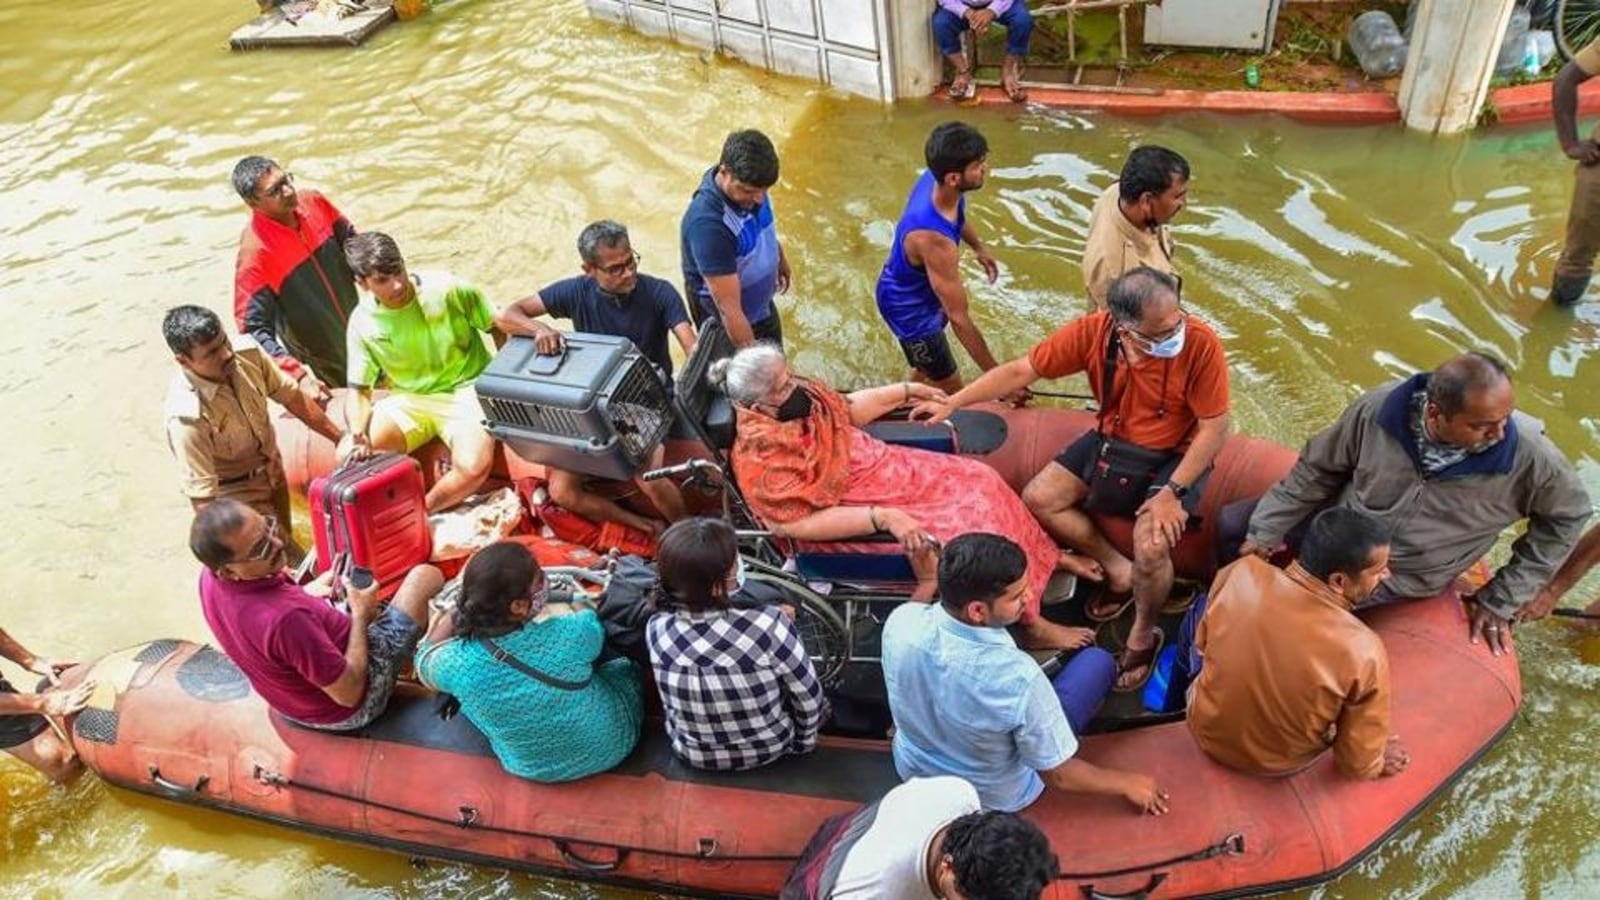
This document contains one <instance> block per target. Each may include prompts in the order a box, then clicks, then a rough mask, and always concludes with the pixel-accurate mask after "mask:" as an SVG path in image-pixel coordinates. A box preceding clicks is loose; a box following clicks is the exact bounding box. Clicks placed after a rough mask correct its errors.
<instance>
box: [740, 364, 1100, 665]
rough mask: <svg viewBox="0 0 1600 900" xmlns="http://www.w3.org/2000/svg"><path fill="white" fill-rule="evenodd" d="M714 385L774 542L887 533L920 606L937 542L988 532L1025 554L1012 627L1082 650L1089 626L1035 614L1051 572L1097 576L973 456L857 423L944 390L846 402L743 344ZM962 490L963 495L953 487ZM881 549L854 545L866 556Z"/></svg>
mask: <svg viewBox="0 0 1600 900" xmlns="http://www.w3.org/2000/svg"><path fill="white" fill-rule="evenodd" d="M710 378H711V381H712V383H713V384H714V385H716V386H717V387H719V388H720V389H722V390H723V391H724V392H725V393H726V394H727V395H728V399H729V400H731V401H732V402H733V404H734V407H735V409H736V411H737V417H738V422H737V432H736V435H735V438H734V444H733V449H732V451H731V452H730V458H731V460H732V464H733V472H734V476H735V477H736V479H737V481H738V484H739V488H740V490H742V491H743V492H744V495H745V499H746V500H747V501H748V502H749V503H750V506H751V508H752V509H753V510H754V511H755V514H756V516H757V517H758V518H760V519H761V521H762V522H763V523H764V524H765V525H766V526H767V527H768V528H771V529H772V530H773V532H774V533H775V534H777V535H779V536H781V537H788V538H795V539H798V540H802V541H827V542H849V541H850V540H851V539H852V538H863V537H867V536H869V535H876V534H880V533H883V532H888V533H889V534H891V535H893V536H894V538H895V539H896V540H897V541H899V544H900V549H902V550H904V552H905V553H906V555H907V556H908V557H909V558H910V560H911V568H912V570H913V572H914V573H915V575H916V578H917V581H918V582H919V586H918V590H917V592H916V594H915V595H914V596H915V598H916V599H927V598H929V597H931V596H932V595H933V589H934V586H935V582H936V579H937V577H938V549H937V548H938V545H939V544H940V543H941V542H948V541H950V540H951V539H953V538H954V537H956V536H957V535H959V534H964V533H966V532H969V531H993V532H997V533H1000V534H1005V535H1007V536H1009V537H1010V538H1012V539H1013V540H1015V541H1016V542H1017V543H1018V544H1019V545H1020V546H1021V547H1023V549H1024V550H1025V552H1026V553H1027V555H1028V591H1027V597H1026V601H1027V606H1026V609H1025V610H1024V612H1023V615H1022V619H1021V622H1020V623H1019V631H1020V633H1021V637H1022V640H1023V643H1024V644H1025V645H1026V646H1028V647H1030V648H1035V649H1064V648H1072V647H1082V646H1084V645H1085V644H1088V643H1089V642H1090V641H1091V640H1093V638H1094V635H1093V632H1091V631H1089V630H1088V629H1085V628H1069V627H1066V626H1064V625H1058V624H1056V623H1054V622H1051V621H1049V620H1047V619H1045V618H1044V617H1043V616H1041V615H1039V603H1040V599H1041V597H1042V596H1043V594H1044V592H1045V588H1046V585H1047V584H1048V583H1049V581H1050V578H1051V576H1052V575H1053V574H1054V573H1055V572H1056V570H1057V568H1063V569H1067V570H1070V571H1073V572H1075V573H1077V574H1088V575H1092V574H1094V572H1097V571H1098V568H1095V569H1091V568H1089V566H1090V563H1089V562H1088V561H1087V560H1083V559H1081V558H1079V557H1073V556H1069V555H1066V554H1063V553H1062V552H1061V549H1060V548H1059V547H1057V546H1056V545H1055V542H1054V541H1052V540H1051V539H1050V536H1049V535H1047V534H1045V533H1044V530H1043V529H1041V528H1040V527H1039V523H1038V522H1037V521H1035V520H1034V518H1033V516H1032V515H1030V514H1029V512H1028V509H1027V507H1026V506H1024V505H1023V503H1022V500H1021V499H1019V498H1018V497H1017V495H1016V493H1015V492H1013V491H1012V490H1011V487H1010V486H1009V485H1007V484H1006V482H1005V479H1003V478H1001V477H1000V473H998V472H996V471H995V470H994V469H993V468H991V467H989V466H987V465H985V464H983V463H982V462H979V461H977V460H975V459H966V458H962V457H960V456H957V455H954V454H946V453H932V452H929V451H925V450H917V449H912V448H908V447H897V446H893V445H890V444H885V443H884V442H882V441H880V440H878V439H877V438H874V437H872V436H871V435H869V434H867V432H865V431H864V430H862V426H864V425H866V424H867V423H869V422H872V421H873V420H875V419H878V418H880V417H881V416H883V415H884V414H886V413H888V412H889V411H891V410H893V409H895V408H897V407H900V406H903V405H906V404H908V403H912V402H917V401H942V400H944V399H945V395H944V393H943V392H941V391H939V390H938V389H936V388H933V387H930V386H928V385H925V384H921V383H919V382H914V381H908V382H900V383H898V384H890V385H885V386H883V387H877V388H867V389H864V390H859V391H854V392H852V393H850V394H849V395H841V394H839V393H837V392H835V391H834V390H832V389H831V388H829V387H828V386H827V385H825V384H823V383H822V382H820V381H816V380H813V379H808V378H801V377H799V376H796V375H794V374H793V373H792V372H791V371H790V370H789V363H788V360H786V359H785V358H784V355H783V351H782V350H780V349H778V348H777V347H774V346H772V345H770V344H757V345H755V346H752V347H746V348H745V349H743V350H740V351H739V352H738V353H735V354H734V355H733V356H731V357H729V358H727V359H723V360H718V361H717V362H715V363H713V364H712V366H711V370H710ZM956 486H958V487H956ZM883 548H884V545H883V544H874V543H850V544H848V549H850V550H851V551H855V552H860V553H865V554H872V553H881V552H883Z"/></svg>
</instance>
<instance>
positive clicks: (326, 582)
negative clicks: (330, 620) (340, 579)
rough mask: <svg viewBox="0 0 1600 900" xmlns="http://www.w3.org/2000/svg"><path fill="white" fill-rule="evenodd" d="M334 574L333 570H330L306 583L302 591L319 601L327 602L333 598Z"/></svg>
mask: <svg viewBox="0 0 1600 900" xmlns="http://www.w3.org/2000/svg"><path fill="white" fill-rule="evenodd" d="M333 574H334V572H333V569H329V570H328V571H326V572H323V573H322V574H321V575H318V576H317V577H316V578H313V579H311V580H310V581H308V582H306V583H305V584H304V585H302V586H301V588H300V589H301V590H302V591H305V592H306V593H308V594H310V595H311V596H313V597H316V598H317V599H319V600H326V599H328V598H329V597H332V596H333Z"/></svg>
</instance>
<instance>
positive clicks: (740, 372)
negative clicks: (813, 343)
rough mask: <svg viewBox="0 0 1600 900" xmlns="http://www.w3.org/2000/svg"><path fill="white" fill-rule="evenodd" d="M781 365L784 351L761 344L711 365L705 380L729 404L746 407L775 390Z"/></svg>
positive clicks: (770, 344)
mask: <svg viewBox="0 0 1600 900" xmlns="http://www.w3.org/2000/svg"><path fill="white" fill-rule="evenodd" d="M784 362H786V360H785V358H784V355H783V350H782V349H781V348H780V347H779V346H778V345H777V344H773V343H769V342H767V341H762V342H760V343H755V344H751V345H750V346H748V347H746V348H744V349H743V350H740V351H739V352H738V353H735V354H734V355H732V356H729V357H727V358H725V359H719V360H717V361H716V362H714V363H712V364H711V369H710V371H708V372H707V373H706V376H707V377H708V378H710V379H711V384H712V385H713V386H715V387H716V388H717V389H718V390H720V391H722V392H723V393H724V394H727V395H728V399H729V400H732V401H733V402H735V403H738V404H741V405H745V406H748V405H749V404H751V403H755V402H757V401H759V400H760V399H761V398H762V397H765V396H767V395H768V394H770V393H772V389H773V388H775V387H777V386H778V378H777V372H778V368H779V367H780V366H782V365H783V364H784Z"/></svg>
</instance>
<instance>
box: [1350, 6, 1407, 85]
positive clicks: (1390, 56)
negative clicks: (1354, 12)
mask: <svg viewBox="0 0 1600 900" xmlns="http://www.w3.org/2000/svg"><path fill="white" fill-rule="evenodd" d="M1348 38H1349V43H1350V50H1351V52H1353V53H1355V55H1356V61H1357V62H1359V63H1361V71H1363V72H1366V73H1367V77H1369V78H1393V77H1394V76H1396V75H1399V74H1400V70H1401V69H1403V68H1405V65H1406V40H1405V38H1403V37H1401V36H1400V29H1399V28H1398V27H1396V26H1395V24H1394V19H1392V18H1390V16H1389V14H1388V13H1386V12H1383V11H1382V10H1377V9H1375V10H1372V11H1371V12H1364V13H1362V14H1361V15H1359V16H1356V20H1355V21H1354V22H1351V23H1350V34H1349V35H1348Z"/></svg>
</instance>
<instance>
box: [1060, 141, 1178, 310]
mask: <svg viewBox="0 0 1600 900" xmlns="http://www.w3.org/2000/svg"><path fill="white" fill-rule="evenodd" d="M1188 197H1189V161H1188V160H1186V159H1184V158H1183V157H1182V156H1179V155H1178V154H1176V153H1174V152H1172V151H1171V150H1168V149H1167V148H1165V147H1155V146H1147V147H1139V148H1136V149H1135V150H1134V151H1133V152H1132V153H1130V154H1128V160H1127V162H1125V163H1123V164H1122V176H1121V177H1120V178H1119V179H1118V180H1117V182H1116V183H1115V184H1113V185H1111V186H1110V187H1108V188H1106V189H1105V192H1104V193H1102V194H1101V195H1100V199H1099V200H1097V201H1095V204H1094V211H1093V212H1091V213H1090V214H1089V235H1088V237H1087V238H1086V239H1085V240H1084V246H1083V286H1084V290H1085V291H1087V292H1088V294H1089V301H1090V303H1091V304H1093V306H1092V308H1091V310H1090V311H1091V312H1092V311H1093V310H1096V309H1105V308H1106V292H1107V291H1108V290H1109V289H1110V287H1111V282H1113V281H1116V280H1117V278H1118V277H1119V276H1121V275H1122V274H1123V273H1124V272H1128V271H1131V270H1133V269H1136V268H1138V267H1139V266H1149V267H1150V268H1152V269H1155V270H1156V271H1158V272H1165V273H1167V274H1168V275H1171V274H1173V272H1172V235H1171V234H1170V233H1169V232H1168V231H1167V223H1168V222H1171V221H1172V219H1173V217H1174V216H1176V215H1177V214H1178V213H1179V212H1182V211H1183V207H1184V204H1185V203H1186V202H1187V200H1188ZM1180 284H1181V281H1180Z"/></svg>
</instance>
